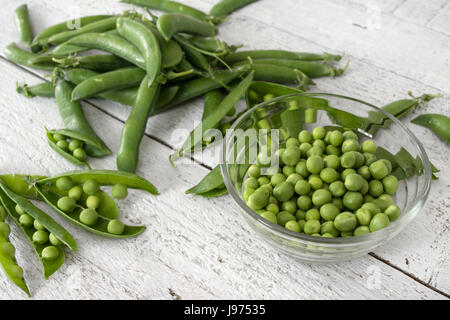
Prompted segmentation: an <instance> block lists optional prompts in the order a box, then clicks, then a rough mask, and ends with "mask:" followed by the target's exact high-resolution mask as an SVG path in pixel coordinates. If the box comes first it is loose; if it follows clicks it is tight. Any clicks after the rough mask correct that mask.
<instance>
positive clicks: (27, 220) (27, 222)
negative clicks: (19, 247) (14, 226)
mask: <svg viewBox="0 0 450 320" xmlns="http://www.w3.org/2000/svg"><path fill="white" fill-rule="evenodd" d="M33 222H34V219H33V218H32V217H31V216H30V215H29V214H26V213H24V214H23V215H21V216H20V217H19V223H20V225H22V226H24V227H25V228H29V227H31V226H32V225H33Z"/></svg>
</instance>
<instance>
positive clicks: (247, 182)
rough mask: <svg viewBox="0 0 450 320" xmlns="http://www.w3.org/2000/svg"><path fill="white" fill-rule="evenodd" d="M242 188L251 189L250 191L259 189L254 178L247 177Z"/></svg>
mask: <svg viewBox="0 0 450 320" xmlns="http://www.w3.org/2000/svg"><path fill="white" fill-rule="evenodd" d="M244 187H245V188H252V189H258V188H259V182H258V180H256V179H255V178H252V177H249V178H247V179H246V180H245V181H244Z"/></svg>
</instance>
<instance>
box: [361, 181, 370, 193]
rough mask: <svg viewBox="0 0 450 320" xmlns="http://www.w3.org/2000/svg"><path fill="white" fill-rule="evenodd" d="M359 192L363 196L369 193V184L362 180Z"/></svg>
mask: <svg viewBox="0 0 450 320" xmlns="http://www.w3.org/2000/svg"><path fill="white" fill-rule="evenodd" d="M359 192H360V193H361V194H362V195H365V194H366V193H367V192H369V183H368V182H367V180H365V179H363V186H362V188H361V190H359Z"/></svg>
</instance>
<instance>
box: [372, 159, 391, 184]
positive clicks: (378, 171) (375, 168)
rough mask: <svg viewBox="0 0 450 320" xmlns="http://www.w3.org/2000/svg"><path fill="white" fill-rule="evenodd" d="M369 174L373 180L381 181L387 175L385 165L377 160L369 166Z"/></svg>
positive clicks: (387, 171)
mask: <svg viewBox="0 0 450 320" xmlns="http://www.w3.org/2000/svg"><path fill="white" fill-rule="evenodd" d="M369 171H370V174H371V175H372V177H373V178H374V179H377V180H381V179H383V178H384V177H386V176H387V175H388V174H389V170H388V168H387V167H386V164H385V162H384V161H382V160H377V161H375V162H374V163H372V164H371V165H370V166H369Z"/></svg>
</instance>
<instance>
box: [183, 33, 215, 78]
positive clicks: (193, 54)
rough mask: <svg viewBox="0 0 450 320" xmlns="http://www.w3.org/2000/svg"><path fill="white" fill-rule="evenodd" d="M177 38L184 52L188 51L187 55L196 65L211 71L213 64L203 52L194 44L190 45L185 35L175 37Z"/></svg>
mask: <svg viewBox="0 0 450 320" xmlns="http://www.w3.org/2000/svg"><path fill="white" fill-rule="evenodd" d="M175 39H176V40H177V42H178V43H179V44H180V46H181V47H182V48H183V50H184V52H185V53H186V57H187V58H188V59H189V61H190V62H191V63H192V64H193V65H194V66H196V67H197V68H198V69H200V70H203V71H206V72H211V66H210V64H209V62H208V59H206V57H205V56H204V55H203V54H201V53H200V52H198V51H197V50H195V49H193V48H192V46H191V45H189V43H188V40H187V39H185V38H183V37H175Z"/></svg>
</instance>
